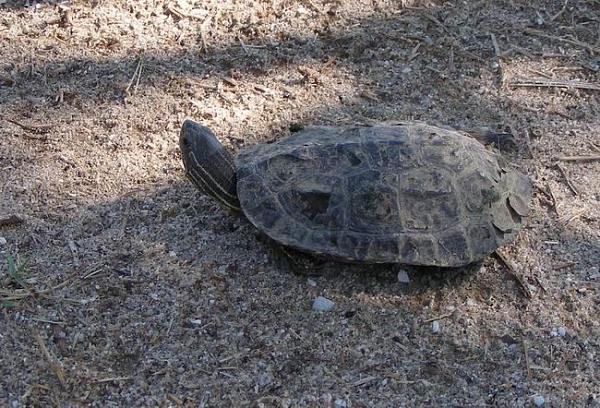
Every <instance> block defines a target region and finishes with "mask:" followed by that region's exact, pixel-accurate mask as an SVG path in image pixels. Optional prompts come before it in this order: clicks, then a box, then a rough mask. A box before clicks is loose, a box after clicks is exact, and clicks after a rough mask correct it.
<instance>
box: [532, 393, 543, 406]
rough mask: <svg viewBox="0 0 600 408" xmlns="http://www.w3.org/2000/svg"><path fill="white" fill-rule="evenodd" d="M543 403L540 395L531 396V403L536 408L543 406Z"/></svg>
mask: <svg viewBox="0 0 600 408" xmlns="http://www.w3.org/2000/svg"><path fill="white" fill-rule="evenodd" d="M545 402H546V400H545V399H544V397H542V396H541V395H534V396H533V403H534V404H535V406H536V407H541V406H543V405H544V403H545Z"/></svg>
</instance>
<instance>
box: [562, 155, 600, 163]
mask: <svg viewBox="0 0 600 408" xmlns="http://www.w3.org/2000/svg"><path fill="white" fill-rule="evenodd" d="M556 159H557V160H560V161H572V162H586V161H596V160H600V154H591V155H589V156H558V157H557V158H556Z"/></svg>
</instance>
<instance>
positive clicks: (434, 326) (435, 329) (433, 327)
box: [431, 320, 441, 334]
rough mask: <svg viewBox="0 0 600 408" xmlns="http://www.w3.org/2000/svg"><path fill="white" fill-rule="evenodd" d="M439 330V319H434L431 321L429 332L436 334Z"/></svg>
mask: <svg viewBox="0 0 600 408" xmlns="http://www.w3.org/2000/svg"><path fill="white" fill-rule="evenodd" d="M440 330H441V327H440V322H439V321H437V320H434V321H433V322H431V332H432V333H434V334H437V333H439V332H440Z"/></svg>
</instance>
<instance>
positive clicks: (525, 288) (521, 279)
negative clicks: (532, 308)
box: [494, 249, 532, 299]
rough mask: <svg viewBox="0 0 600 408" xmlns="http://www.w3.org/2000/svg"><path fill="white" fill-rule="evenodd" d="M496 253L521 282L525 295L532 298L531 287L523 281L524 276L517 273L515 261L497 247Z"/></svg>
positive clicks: (520, 285)
mask: <svg viewBox="0 0 600 408" xmlns="http://www.w3.org/2000/svg"><path fill="white" fill-rule="evenodd" d="M494 253H495V254H496V256H497V257H498V259H499V260H500V261H501V262H502V263H503V264H504V266H506V268H507V269H508V271H509V272H510V275H511V276H512V277H513V278H515V280H516V281H517V283H518V284H519V287H520V288H521V291H522V292H523V294H524V295H525V297H526V298H527V299H531V298H532V295H531V292H530V291H529V288H528V287H527V285H526V284H525V282H524V281H523V278H521V276H519V274H518V273H517V268H516V267H515V265H514V263H513V262H512V261H511V260H509V259H508V258H507V257H506V255H504V254H503V253H502V252H501V251H500V250H499V249H497V250H496V252H494Z"/></svg>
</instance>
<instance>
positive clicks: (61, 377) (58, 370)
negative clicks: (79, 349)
mask: <svg viewBox="0 0 600 408" xmlns="http://www.w3.org/2000/svg"><path fill="white" fill-rule="evenodd" d="M33 336H34V337H35V341H36V342H37V344H38V346H40V349H41V350H42V353H43V354H44V357H45V358H46V360H48V364H50V367H51V368H52V370H53V371H54V374H56V377H57V378H58V381H59V382H60V385H62V386H63V388H64V387H65V385H66V382H65V373H64V371H63V369H62V366H61V365H60V363H59V362H58V361H57V360H56V359H55V358H54V357H52V355H51V354H50V351H48V348H47V347H46V345H45V344H44V340H42V337H41V336H40V335H39V334H38V333H35V334H34V335H33Z"/></svg>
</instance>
